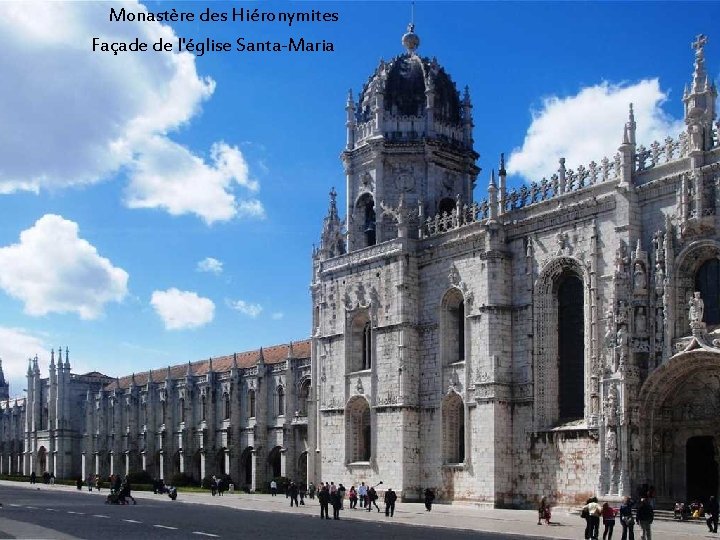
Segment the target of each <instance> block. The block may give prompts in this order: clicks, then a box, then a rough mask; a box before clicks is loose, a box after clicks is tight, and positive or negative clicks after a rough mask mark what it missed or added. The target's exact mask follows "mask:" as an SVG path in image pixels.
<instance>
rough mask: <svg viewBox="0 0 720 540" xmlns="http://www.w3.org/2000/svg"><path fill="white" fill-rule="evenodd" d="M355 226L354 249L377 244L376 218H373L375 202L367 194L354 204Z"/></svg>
mask: <svg viewBox="0 0 720 540" xmlns="http://www.w3.org/2000/svg"><path fill="white" fill-rule="evenodd" d="M354 214H355V218H354V219H355V223H356V224H355V226H354V230H355V232H356V233H357V234H358V238H359V239H358V240H356V241H355V242H354V243H355V244H356V247H367V246H374V245H375V244H376V243H377V236H376V231H377V218H376V216H375V200H374V199H373V196H372V195H370V194H369V193H365V194H364V195H363V196H362V197H360V198H359V199H358V201H357V203H356V204H355V212H354Z"/></svg>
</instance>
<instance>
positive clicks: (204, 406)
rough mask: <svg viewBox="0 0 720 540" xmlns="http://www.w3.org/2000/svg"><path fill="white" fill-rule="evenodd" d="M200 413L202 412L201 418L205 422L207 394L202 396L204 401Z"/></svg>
mask: <svg viewBox="0 0 720 540" xmlns="http://www.w3.org/2000/svg"><path fill="white" fill-rule="evenodd" d="M200 414H202V418H201V420H202V421H203V422H204V421H205V420H207V396H202V402H201V404H200Z"/></svg>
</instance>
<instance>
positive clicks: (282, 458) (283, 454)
mask: <svg viewBox="0 0 720 540" xmlns="http://www.w3.org/2000/svg"><path fill="white" fill-rule="evenodd" d="M286 464H287V448H284V447H283V448H281V449H280V476H285V475H286V474H285V473H286V470H287V469H286Z"/></svg>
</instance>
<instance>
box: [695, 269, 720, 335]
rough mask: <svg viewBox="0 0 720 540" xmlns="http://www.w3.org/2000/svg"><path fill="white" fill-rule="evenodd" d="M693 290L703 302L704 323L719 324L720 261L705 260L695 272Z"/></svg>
mask: <svg viewBox="0 0 720 540" xmlns="http://www.w3.org/2000/svg"><path fill="white" fill-rule="evenodd" d="M695 290H696V291H700V297H701V298H702V299H703V302H705V315H704V317H703V322H705V324H713V325H714V324H720V261H718V260H717V259H710V260H709V261H705V262H704V263H703V264H702V266H701V267H700V268H699V269H698V271H697V273H696V274H695Z"/></svg>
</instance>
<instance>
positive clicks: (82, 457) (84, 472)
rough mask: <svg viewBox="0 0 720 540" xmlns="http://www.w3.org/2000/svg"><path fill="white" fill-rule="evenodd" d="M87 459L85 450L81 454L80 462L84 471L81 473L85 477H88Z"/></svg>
mask: <svg viewBox="0 0 720 540" xmlns="http://www.w3.org/2000/svg"><path fill="white" fill-rule="evenodd" d="M85 459H86V456H85V452H83V453H82V454H81V456H80V464H81V468H82V472H81V473H80V474H81V475H82V477H83V479H84V478H87V467H86V463H85Z"/></svg>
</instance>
